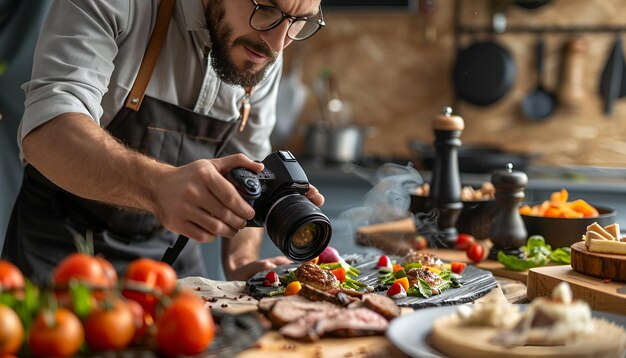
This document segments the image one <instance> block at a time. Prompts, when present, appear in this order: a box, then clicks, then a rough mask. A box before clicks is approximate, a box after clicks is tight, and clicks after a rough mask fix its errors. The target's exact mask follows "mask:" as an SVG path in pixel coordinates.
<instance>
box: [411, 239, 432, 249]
mask: <svg viewBox="0 0 626 358" xmlns="http://www.w3.org/2000/svg"><path fill="white" fill-rule="evenodd" d="M411 246H413V250H418V251H419V250H424V249H425V248H426V247H428V240H426V238H425V237H423V236H416V237H415V239H413V241H412V242H411Z"/></svg>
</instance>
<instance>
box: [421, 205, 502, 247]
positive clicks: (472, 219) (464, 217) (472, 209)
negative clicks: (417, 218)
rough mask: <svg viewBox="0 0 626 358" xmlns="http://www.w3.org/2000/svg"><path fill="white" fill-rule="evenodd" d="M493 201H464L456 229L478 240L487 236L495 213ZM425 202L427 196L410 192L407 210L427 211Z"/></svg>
mask: <svg viewBox="0 0 626 358" xmlns="http://www.w3.org/2000/svg"><path fill="white" fill-rule="evenodd" d="M495 203H496V201H495V200H494V199H491V200H476V201H464V202H463V209H461V213H460V214H459V218H458V220H457V223H456V229H457V231H458V232H459V233H465V234H471V235H472V236H474V237H475V238H476V239H478V240H482V239H486V238H488V237H489V230H490V229H491V221H492V220H493V216H494V214H495ZM427 204H428V197H427V196H422V195H415V194H411V204H410V206H409V211H410V212H411V213H413V214H417V213H425V212H428V211H430V209H429V208H428V205H427Z"/></svg>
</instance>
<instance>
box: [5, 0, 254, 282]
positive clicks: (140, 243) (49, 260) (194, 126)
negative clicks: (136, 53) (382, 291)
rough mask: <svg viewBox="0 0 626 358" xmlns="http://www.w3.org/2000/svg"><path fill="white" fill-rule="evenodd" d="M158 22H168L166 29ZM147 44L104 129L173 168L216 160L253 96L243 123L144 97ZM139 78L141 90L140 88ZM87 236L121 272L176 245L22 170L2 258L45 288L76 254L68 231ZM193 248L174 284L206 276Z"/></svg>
mask: <svg viewBox="0 0 626 358" xmlns="http://www.w3.org/2000/svg"><path fill="white" fill-rule="evenodd" d="M174 2H175V0H163V1H162V2H161V5H160V7H159V14H158V15H157V23H156V25H155V29H154V31H153V34H152V38H151V40H150V43H151V44H152V42H153V41H157V42H158V41H162V39H163V38H164V36H165V30H167V23H168V22H169V18H170V16H171V11H172V9H173V4H174ZM168 7H169V8H168ZM164 9H165V10H164ZM168 12H169V13H168ZM163 19H165V20H167V21H165V25H163ZM159 32H160V33H161V34H160V35H159ZM159 36H161V38H160V39H158V37H159ZM155 37H157V39H156V40H155ZM151 44H149V45H148V50H147V52H146V55H145V56H144V60H143V62H142V66H141V67H142V68H141V69H140V71H139V74H138V76H137V79H136V80H135V85H134V86H133V89H132V90H131V92H130V94H129V97H128V99H127V105H126V106H125V107H124V108H123V109H122V110H121V111H120V112H119V113H118V114H117V115H116V116H115V118H114V119H113V120H112V121H111V123H110V124H109V125H108V126H107V130H108V131H109V133H110V134H111V135H112V136H114V137H115V138H117V139H119V140H120V141H121V142H123V143H124V144H125V145H126V146H128V147H129V148H133V149H135V150H137V151H139V152H141V153H143V154H145V155H148V156H150V157H153V158H156V159H158V160H159V161H163V162H166V163H169V164H172V165H174V166H182V165H185V164H187V163H190V162H192V161H194V160H197V159H201V158H213V157H216V156H219V154H220V152H221V151H222V150H223V148H224V146H225V144H226V143H227V142H228V140H229V139H230V138H231V137H232V135H233V134H234V133H235V132H236V130H237V128H238V127H240V125H241V124H242V122H243V123H244V124H245V120H246V119H247V115H248V113H249V104H248V97H249V93H250V91H251V89H247V93H246V96H245V97H244V99H243V104H242V108H244V110H243V111H242V112H243V116H242V117H243V118H242V117H240V118H239V119H238V120H237V121H231V122H226V121H222V120H219V119H215V118H211V117H208V116H205V115H202V114H198V113H195V112H193V111H191V110H188V109H186V108H183V107H180V106H177V105H173V104H170V103H166V102H163V101H161V100H158V99H156V98H151V97H147V96H146V97H144V95H143V93H144V92H145V88H146V87H147V82H148V80H149V78H150V76H151V73H152V70H153V68H154V64H155V63H156V57H158V50H160V46H157V47H158V49H157V50H156V51H157V52H156V55H155V54H154V53H152V54H151V53H150V47H151ZM153 51H155V50H153ZM150 58H151V59H152V60H151V59H150ZM142 79H143V82H144V83H140V82H142ZM87 230H90V231H92V232H93V234H94V247H95V252H96V253H97V254H101V255H103V256H104V257H105V258H106V259H108V260H109V261H111V262H112V263H113V265H114V266H115V268H116V269H117V271H118V272H120V273H121V272H123V271H124V269H125V267H126V265H127V264H128V262H129V261H131V260H134V259H136V258H139V257H148V258H152V259H155V260H160V259H161V257H162V256H163V253H164V252H165V251H166V249H167V248H168V247H170V246H172V245H173V244H174V242H175V241H176V239H177V238H178V234H175V233H173V232H171V231H169V230H167V229H165V228H164V227H163V226H162V225H161V224H160V223H159V221H158V220H157V219H156V217H155V216H154V215H152V214H146V213H141V212H133V211H129V210H124V209H120V208H116V207H112V206H109V205H105V204H102V203H98V202H95V201H92V200H88V199H84V198H81V197H78V196H76V195H73V194H71V193H69V192H67V191H65V190H63V189H61V188H59V187H58V186H57V185H55V184H53V183H52V182H50V181H49V180H48V179H46V178H45V177H44V176H43V175H42V174H41V173H40V172H39V171H37V169H35V168H34V167H33V166H31V165H27V166H26V168H25V172H24V179H23V182H22V188H21V190H20V193H19V195H18V198H17V200H16V203H15V206H14V208H13V212H12V215H11V219H10V223H9V227H8V230H7V235H6V237H5V242H4V247H3V250H2V257H3V258H6V259H9V260H10V261H11V262H13V263H15V264H16V265H17V266H18V267H19V268H20V269H21V270H22V271H23V272H24V274H25V275H27V276H28V277H30V278H31V279H33V280H34V281H36V282H45V281H46V280H47V279H48V278H49V275H50V272H51V271H52V269H53V267H54V266H56V265H57V264H58V263H59V261H60V260H61V259H62V258H64V257H65V256H67V255H69V254H70V253H73V252H76V247H75V245H74V242H73V232H72V231H76V232H78V233H81V234H83V235H85V233H86V232H87ZM198 245H199V244H198V243H197V242H195V241H191V242H189V244H188V245H187V246H186V247H185V249H184V250H183V251H182V252H181V253H180V256H179V257H178V259H177V260H176V262H175V263H174V265H173V266H174V269H175V270H176V272H177V274H178V275H179V277H185V276H191V275H201V276H206V268H205V266H204V261H203V259H202V254H201V251H200V249H199V247H198Z"/></svg>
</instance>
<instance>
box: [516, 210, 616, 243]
mask: <svg viewBox="0 0 626 358" xmlns="http://www.w3.org/2000/svg"><path fill="white" fill-rule="evenodd" d="M531 206H532V205H531ZM592 206H593V207H594V208H596V209H597V210H598V213H599V214H600V215H599V216H598V217H595V218H550V217H543V216H531V215H522V219H523V220H524V224H525V225H526V231H528V236H531V235H541V236H543V237H544V239H546V243H547V244H550V245H551V246H552V248H553V249H556V248H559V247H570V246H571V245H572V244H575V243H577V242H579V241H580V240H581V239H582V236H583V235H584V234H585V232H587V226H589V225H591V224H593V223H594V222H597V223H598V225H600V226H602V227H605V226H608V225H611V224H613V223H615V217H616V216H617V212H616V211H615V210H613V209H610V208H605V207H601V206H596V205H592Z"/></svg>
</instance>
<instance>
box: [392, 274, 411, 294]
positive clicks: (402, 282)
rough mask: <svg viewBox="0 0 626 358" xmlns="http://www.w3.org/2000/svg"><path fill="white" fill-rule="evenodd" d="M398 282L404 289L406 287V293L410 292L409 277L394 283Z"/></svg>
mask: <svg viewBox="0 0 626 358" xmlns="http://www.w3.org/2000/svg"><path fill="white" fill-rule="evenodd" d="M396 282H398V283H400V284H401V285H402V287H404V290H405V291H408V290H409V279H408V278H407V277H402V278H399V279H397V280H395V281H393V283H396Z"/></svg>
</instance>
